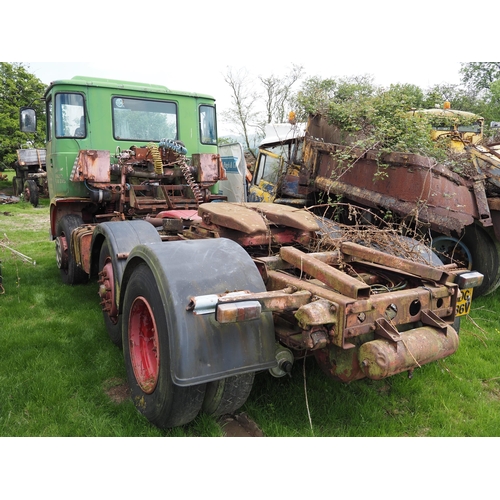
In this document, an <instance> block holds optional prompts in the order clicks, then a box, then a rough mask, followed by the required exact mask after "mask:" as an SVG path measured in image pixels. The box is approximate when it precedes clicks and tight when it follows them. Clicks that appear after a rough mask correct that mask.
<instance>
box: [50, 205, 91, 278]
mask: <svg viewBox="0 0 500 500" xmlns="http://www.w3.org/2000/svg"><path fill="white" fill-rule="evenodd" d="M82 224H83V220H82V218H81V217H80V216H79V215H75V214H68V215H65V216H64V217H62V218H61V219H59V220H58V221H57V226H56V232H57V237H56V260H57V267H58V268H59V271H60V273H61V279H62V281H63V283H65V284H66V285H77V284H80V283H85V282H86V281H87V280H88V275H87V273H86V272H85V271H84V270H83V269H81V268H80V267H78V265H77V264H76V261H75V258H74V256H73V250H72V248H71V233H72V232H73V231H74V230H75V229H76V228H77V227H79V226H80V225H82Z"/></svg>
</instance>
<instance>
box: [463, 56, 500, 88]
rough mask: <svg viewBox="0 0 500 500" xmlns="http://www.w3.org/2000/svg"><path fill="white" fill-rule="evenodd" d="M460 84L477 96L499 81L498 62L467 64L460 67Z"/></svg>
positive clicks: (499, 63) (499, 69) (499, 68)
mask: <svg viewBox="0 0 500 500" xmlns="http://www.w3.org/2000/svg"><path fill="white" fill-rule="evenodd" d="M460 74H461V75H462V83H463V84H464V85H465V86H467V87H468V88H469V89H471V90H472V91H473V92H474V93H476V94H478V93H481V92H482V91H484V90H489V89H490V85H491V84H492V83H493V82H494V81H496V80H498V79H500V62H468V63H462V64H461V67H460Z"/></svg>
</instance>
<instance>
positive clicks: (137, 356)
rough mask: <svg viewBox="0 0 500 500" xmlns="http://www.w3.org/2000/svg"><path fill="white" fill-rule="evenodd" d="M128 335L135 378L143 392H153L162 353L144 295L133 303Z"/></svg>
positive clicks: (152, 317) (154, 323)
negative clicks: (159, 349)
mask: <svg viewBox="0 0 500 500" xmlns="http://www.w3.org/2000/svg"><path fill="white" fill-rule="evenodd" d="M128 335H129V349H130V360H131V363H132V369H133V370H134V375H135V379H136V380H137V383H138V384H139V387H140V388H141V389H142V391H143V392H145V393H146V394H151V393H152V392H153V391H154V390H155V387H156V384H157V382H158V374H159V369H160V353H159V351H158V330H157V328H156V322H155V319H154V315H153V312H152V310H151V307H150V305H149V303H148V301H147V300H146V299H145V298H144V297H137V298H136V299H135V300H134V303H133V304H132V307H131V309H130V316H129V318H128Z"/></svg>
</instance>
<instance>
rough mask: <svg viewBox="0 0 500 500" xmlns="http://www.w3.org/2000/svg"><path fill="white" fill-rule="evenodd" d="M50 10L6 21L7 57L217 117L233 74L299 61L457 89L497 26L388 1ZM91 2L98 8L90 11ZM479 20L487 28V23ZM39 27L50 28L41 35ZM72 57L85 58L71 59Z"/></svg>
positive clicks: (319, 71)
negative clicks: (131, 85) (187, 95)
mask: <svg viewBox="0 0 500 500" xmlns="http://www.w3.org/2000/svg"><path fill="white" fill-rule="evenodd" d="M48 3H54V5H56V6H59V9H57V8H54V9H52V10H51V9H49V8H47V9H44V11H43V12H41V13H37V14H36V16H35V15H33V16H31V15H30V16H26V18H23V19H22V23H21V24H22V26H23V30H22V31H21V30H20V29H19V23H10V24H9V26H5V25H4V27H3V31H1V30H0V47H1V49H0V54H2V55H3V57H2V59H8V60H9V61H32V60H33V59H35V61H46V60H47V59H48V60H49V61H50V60H52V61H54V60H55V61H66V62H30V63H29V68H30V70H31V71H32V72H33V73H34V74H36V76H38V78H40V79H41V80H42V81H43V82H44V83H47V84H48V83H50V82H51V81H53V80H57V79H66V78H72V77H73V76H75V75H84V76H94V77H102V78H112V79H121V80H130V81H138V82H146V83H155V84H162V85H165V86H167V87H169V88H171V89H174V90H185V91H193V92H199V93H204V94H210V95H213V96H214V97H215V98H216V99H217V106H218V110H219V116H220V111H224V110H225V109H227V107H228V106H229V105H230V97H231V94H230V89H229V87H228V86H227V84H226V83H225V82H224V74H225V73H226V72H227V69H228V68H229V67H230V68H233V69H234V70H238V69H240V68H245V69H246V71H247V72H248V74H249V75H251V76H252V77H254V78H256V77H258V76H270V75H271V74H274V75H275V76H284V75H285V74H286V72H287V71H288V70H289V69H290V68H291V67H292V64H296V65H302V66H303V68H304V71H305V74H306V76H320V77H323V78H328V77H349V76H353V75H371V76H372V77H373V78H374V83H376V84H380V85H383V86H388V85H390V84H391V83H412V84H415V85H418V86H420V87H421V88H424V89H426V88H428V87H430V86H432V85H435V84H441V83H451V84H453V83H459V82H460V74H459V69H460V62H467V61H475V60H476V61H477V60H490V59H489V58H488V53H487V52H488V50H490V49H491V50H493V51H496V48H497V46H498V42H497V40H493V37H494V34H493V33H496V32H497V31H498V30H497V29H496V30H495V31H487V30H484V31H483V32H481V33H479V31H477V30H476V31H474V33H473V34H471V33H469V32H467V30H465V28H464V24H463V23H464V21H466V19H467V16H465V13H464V12H463V11H462V10H460V9H454V10H451V8H450V5H449V4H446V5H444V3H443V6H440V5H439V4H438V3H437V2H435V1H430V0H420V1H419V3H418V6H416V4H415V5H414V6H413V7H412V8H411V12H410V10H408V8H402V7H401V8H398V6H400V5H403V4H402V3H400V2H394V1H391V0H378V1H377V2H373V1H365V0H358V2H356V3H354V2H353V3H349V4H347V3H345V2H342V3H340V2H335V1H334V0H330V1H329V2H328V3H327V2H323V3H321V2H316V3H310V2H309V3H307V2H285V1H283V0H272V1H269V0H266V1H264V0H252V1H251V2H248V3H247V4H242V3H239V4H235V3H234V2H229V1H227V0H212V1H211V2H200V1H193V0H184V1H182V2H176V3H175V4H172V3H165V2H158V0H150V1H149V2H148V3H147V5H145V6H144V9H142V8H141V5H139V4H134V5H133V7H134V8H133V9H129V8H128V6H127V7H126V6H125V4H123V5H121V6H120V8H119V9H118V8H117V7H116V6H115V4H113V3H111V2H108V3H105V2H100V3H99V4H98V3H97V2H95V0H87V2H86V3H85V4H84V5H85V8H81V9H78V10H77V11H76V10H75V11H74V12H71V11H70V10H68V6H67V4H65V3H62V0H48ZM487 3H488V2H487V0H486V1H485V3H484V5H485V6H486V5H487ZM10 5H11V4H9V6H8V7H7V11H8V10H9V9H10V8H13V7H11V6H10ZM44 5H45V4H44ZM96 5H99V10H98V11H97V10H93V9H92V8H91V7H92V6H93V7H95V6H96ZM482 5H483V4H482ZM495 9H496V10H498V7H495ZM58 16H59V18H58ZM21 17H22V16H21ZM482 19H483V21H482V25H481V27H485V26H486V23H487V22H488V19H489V17H485V18H482ZM44 23H45V24H46V25H47V26H52V27H53V29H45V30H43V31H41V29H40V27H41V26H43V25H44ZM460 26H462V27H460ZM9 30H12V32H11V33H10V34H9V33H8V32H9ZM21 32H22V33H23V35H22V36H21V35H20V34H21ZM489 33H492V34H491V35H488V34H489ZM25 34H26V35H25ZM488 36H491V37H492V41H491V43H488V38H487V37H488ZM485 48H486V49H488V50H486V51H485ZM478 50H480V51H482V55H480V53H481V52H477V51H478ZM494 53H495V52H494ZM491 57H496V58H498V54H495V56H493V55H492V56H491ZM75 59H77V60H78V59H83V60H84V61H88V62H69V61H74V60H75Z"/></svg>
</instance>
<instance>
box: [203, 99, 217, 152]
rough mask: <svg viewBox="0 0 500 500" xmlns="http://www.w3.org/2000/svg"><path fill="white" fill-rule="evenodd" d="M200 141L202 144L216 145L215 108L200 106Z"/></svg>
mask: <svg viewBox="0 0 500 500" xmlns="http://www.w3.org/2000/svg"><path fill="white" fill-rule="evenodd" d="M200 140H201V143H202V144H212V145H215V144H217V128H216V118H215V108H214V107H213V106H200Z"/></svg>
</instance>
